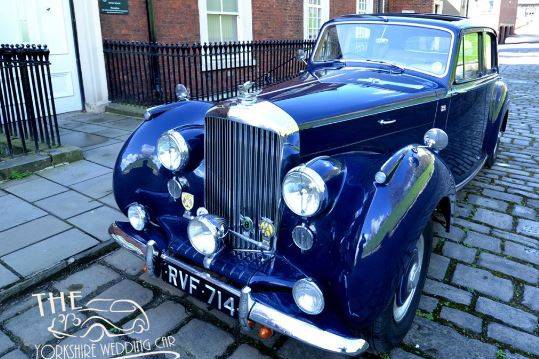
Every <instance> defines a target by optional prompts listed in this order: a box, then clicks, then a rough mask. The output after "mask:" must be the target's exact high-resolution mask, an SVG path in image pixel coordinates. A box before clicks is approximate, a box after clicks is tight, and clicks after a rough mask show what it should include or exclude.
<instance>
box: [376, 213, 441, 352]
mask: <svg viewBox="0 0 539 359" xmlns="http://www.w3.org/2000/svg"><path fill="white" fill-rule="evenodd" d="M431 252H432V222H429V223H428V224H427V226H426V227H425V229H424V230H423V232H422V233H421V235H420V236H419V238H418V240H417V242H416V245H415V247H414V248H413V249H412V255H411V260H410V261H409V262H408V263H406V264H404V266H405V270H404V271H403V272H404V274H403V276H402V278H401V279H400V281H399V284H398V285H397V286H396V289H395V293H394V295H393V300H392V301H391V303H390V304H389V305H388V306H387V308H386V309H385V310H384V311H383V312H382V313H381V314H380V315H379V316H378V317H377V318H376V319H375V320H374V321H373V323H372V324H371V326H370V330H369V332H370V338H369V343H370V345H371V349H372V350H373V351H375V352H378V353H388V352H390V351H391V349H393V348H395V347H396V346H398V345H399V344H400V342H401V341H402V339H403V338H404V336H405V335H406V333H407V332H408V330H409V329H410V327H411V326H412V321H413V320H414V317H415V313H416V310H417V307H418V305H419V299H420V298H421V292H422V291H423V286H424V284H425V277H426V276H427V270H428V267H429V260H430V255H431Z"/></svg>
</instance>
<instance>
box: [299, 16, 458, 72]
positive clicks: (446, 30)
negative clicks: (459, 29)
mask: <svg viewBox="0 0 539 359" xmlns="http://www.w3.org/2000/svg"><path fill="white" fill-rule="evenodd" d="M339 24H378V25H380V24H382V25H401V26H413V27H423V28H429V29H436V30H441V31H445V32H448V33H449V34H450V35H451V44H450V45H449V53H448V56H447V63H446V67H445V72H444V74H443V75H436V74H433V73H430V72H427V71H421V70H418V69H414V68H409V67H405V69H409V70H412V71H417V72H420V73H424V74H427V75H429V76H433V77H437V78H444V77H446V76H447V74H448V73H449V68H450V67H451V60H452V58H453V45H454V43H455V35H454V34H453V31H451V30H449V29H447V28H445V27H441V26H434V25H426V24H413V23H409V22H398V21H395V22H393V21H392V22H381V21H365V20H357V21H335V22H331V23H326V24H325V25H324V26H323V27H322V29H321V30H320V35H319V36H318V40H317V41H316V45H315V47H314V50H313V52H312V53H311V58H310V59H309V60H310V62H311V63H313V64H320V63H324V62H323V61H313V60H312V59H313V57H314V55H315V54H316V50H318V45H319V44H320V40H321V39H322V34H323V32H324V31H325V30H326V28H327V27H328V26H332V25H339ZM344 61H346V60H344ZM397 64H398V63H397ZM398 65H399V66H400V65H402V64H398Z"/></svg>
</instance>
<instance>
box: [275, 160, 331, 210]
mask: <svg viewBox="0 0 539 359" xmlns="http://www.w3.org/2000/svg"><path fill="white" fill-rule="evenodd" d="M283 199H284V201H285V203H286V205H287V206H288V208H290V210H291V211H292V212H294V213H295V214H297V215H298V216H302V217H311V216H314V215H315V214H317V213H318V212H320V211H321V210H322V209H323V207H324V206H325V204H326V202H327V187H326V183H325V182H324V180H323V179H322V177H320V175H319V174H318V173H317V172H316V171H314V170H313V169H311V168H309V167H307V166H305V165H302V166H298V167H295V168H293V169H292V170H290V172H288V173H287V174H286V176H285V178H284V181H283Z"/></svg>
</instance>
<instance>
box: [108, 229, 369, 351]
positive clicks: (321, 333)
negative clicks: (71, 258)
mask: <svg viewBox="0 0 539 359" xmlns="http://www.w3.org/2000/svg"><path fill="white" fill-rule="evenodd" d="M109 233H110V235H111V236H112V238H114V240H115V241H116V242H117V243H118V244H119V245H120V246H122V247H124V248H125V249H127V250H129V251H131V252H133V253H135V254H136V255H138V256H139V257H141V258H144V259H145V261H146V266H147V268H148V272H149V273H152V269H153V268H154V261H155V258H156V256H158V255H159V256H160V258H161V259H162V260H165V261H167V262H170V263H173V264H174V265H177V266H179V267H181V268H184V269H186V270H188V271H191V272H193V273H194V274H196V275H198V276H200V277H202V278H204V279H205V280H207V281H209V282H211V283H213V284H215V285H217V286H219V287H222V288H224V289H226V290H228V291H230V292H231V293H233V294H236V295H238V296H239V297H240V304H239V322H240V325H241V326H242V328H243V329H244V330H249V326H248V320H252V321H254V322H256V323H258V324H260V325H263V326H266V327H268V328H271V329H273V330H275V331H277V332H279V333H282V334H284V335H287V336H289V337H291V338H295V339H297V340H299V341H302V342H305V343H307V344H309V345H312V346H315V347H317V348H320V349H324V350H328V351H331V352H335V353H341V354H347V355H358V354H361V353H363V352H364V351H366V350H367V348H368V347H369V344H368V343H367V341H366V340H364V339H361V338H349V337H345V336H341V335H338V334H335V333H331V332H328V331H325V330H322V329H320V328H318V327H316V326H314V325H312V324H310V323H307V322H305V321H302V320H300V319H297V318H294V317H291V316H290V315H288V314H285V313H283V312H281V311H278V310H276V309H274V308H272V307H270V306H268V305H266V304H263V303H260V302H257V301H255V300H254V299H253V298H252V296H251V288H249V287H248V286H246V287H244V288H243V289H242V290H238V289H237V288H234V287H232V286H230V285H228V284H226V283H223V282H222V281H220V280H218V279H216V278H214V277H212V276H211V275H210V274H209V273H207V272H203V271H201V270H199V269H197V268H196V267H193V266H191V265H189V264H186V263H184V262H181V261H178V260H177V259H176V258H173V257H170V256H168V255H166V254H164V253H160V254H159V253H158V252H157V251H156V250H155V249H154V242H153V241H149V242H148V245H146V244H145V243H141V242H139V241H137V240H136V239H134V238H132V237H131V236H129V235H128V234H127V233H125V232H124V231H123V230H122V229H121V228H119V227H118V226H117V225H116V224H114V223H113V224H112V225H111V226H110V228H109Z"/></svg>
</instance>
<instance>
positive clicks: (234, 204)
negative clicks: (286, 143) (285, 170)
mask: <svg viewBox="0 0 539 359" xmlns="http://www.w3.org/2000/svg"><path fill="white" fill-rule="evenodd" d="M282 146H283V143H282V138H281V137H280V136H279V135H278V134H276V133H274V132H272V131H268V130H266V129H261V128H258V127H253V126H250V125H247V124H243V123H239V122H236V121H232V120H229V119H226V118H220V117H212V116H208V117H206V120H205V143H204V156H205V160H206V180H205V205H206V208H207V209H208V211H209V213H211V214H216V215H219V216H221V217H223V218H225V219H227V220H228V223H229V228H230V230H231V231H229V234H228V236H227V239H226V242H227V243H228V244H230V245H231V246H232V248H235V249H241V250H256V251H259V250H260V249H261V246H258V245H256V244H255V243H251V242H250V241H248V240H246V239H245V238H242V236H244V237H249V238H250V239H251V240H254V241H255V242H257V243H263V244H265V245H267V246H268V248H269V249H271V248H273V245H274V243H271V242H273V239H271V240H269V241H268V239H267V238H263V237H262V235H261V233H260V230H259V224H260V222H261V220H262V219H265V220H270V221H272V222H273V223H274V225H275V228H278V224H279V218H278V217H279V203H280V198H281V160H282ZM245 217H248V218H249V219H250V220H251V221H252V224H253V225H252V230H251V231H246V230H245V227H243V226H242V223H245V220H246V219H245ZM247 221H248V220H247ZM238 234H240V235H238ZM268 248H266V249H268Z"/></svg>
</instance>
